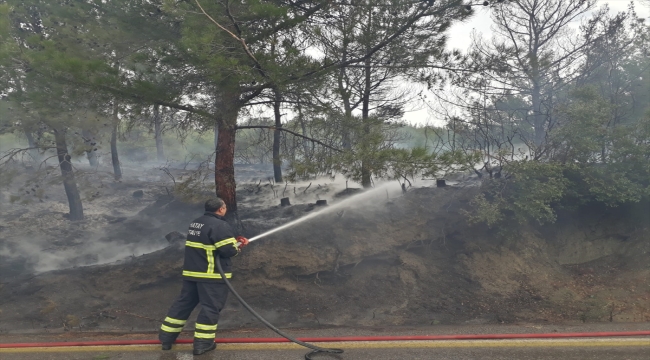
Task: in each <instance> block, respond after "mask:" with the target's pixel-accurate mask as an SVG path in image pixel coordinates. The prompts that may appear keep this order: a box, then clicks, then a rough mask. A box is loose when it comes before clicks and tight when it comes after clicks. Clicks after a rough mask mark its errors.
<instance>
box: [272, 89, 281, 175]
mask: <svg viewBox="0 0 650 360" xmlns="http://www.w3.org/2000/svg"><path fill="white" fill-rule="evenodd" d="M281 104H282V94H280V90H278V89H277V88H274V89H273V113H274V115H275V130H273V175H274V176H275V182H276V183H277V184H281V183H282V159H280V141H281V139H282V131H281V130H280V129H281V128H282V114H280V105H281Z"/></svg>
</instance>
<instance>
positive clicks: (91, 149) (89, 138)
mask: <svg viewBox="0 0 650 360" xmlns="http://www.w3.org/2000/svg"><path fill="white" fill-rule="evenodd" d="M81 135H82V136H83V138H84V145H85V146H86V157H87V158H88V163H89V164H90V166H92V167H97V166H99V160H98V159H97V151H95V149H96V145H97V139H96V138H95V135H94V134H93V133H92V132H91V131H90V130H82V131H81Z"/></svg>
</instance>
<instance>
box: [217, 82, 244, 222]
mask: <svg viewBox="0 0 650 360" xmlns="http://www.w3.org/2000/svg"><path fill="white" fill-rule="evenodd" d="M219 105H220V106H219V109H221V111H220V112H219V116H218V118H217V119H216V122H217V124H218V126H219V128H218V133H219V136H218V139H217V151H216V156H215V163H214V182H215V188H216V193H217V196H218V197H220V198H221V199H222V200H223V201H224V202H225V203H226V206H227V207H228V213H227V214H226V219H227V220H228V221H229V222H230V223H231V225H236V226H237V227H239V222H238V221H237V220H238V215H237V194H236V187H237V185H236V184H235V133H236V130H237V129H236V127H237V116H238V115H239V110H240V109H241V103H240V101H239V94H236V93H235V92H231V93H228V94H224V95H223V96H222V99H221V102H220V104H219Z"/></svg>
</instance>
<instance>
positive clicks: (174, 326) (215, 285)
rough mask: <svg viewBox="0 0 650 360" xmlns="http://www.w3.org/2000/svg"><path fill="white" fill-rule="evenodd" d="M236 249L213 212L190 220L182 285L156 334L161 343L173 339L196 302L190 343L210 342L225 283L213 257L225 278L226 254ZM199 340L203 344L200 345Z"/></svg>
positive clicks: (227, 227) (229, 232) (228, 266)
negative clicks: (191, 341)
mask: <svg viewBox="0 0 650 360" xmlns="http://www.w3.org/2000/svg"><path fill="white" fill-rule="evenodd" d="M238 253H239V248H238V247H237V240H236V239H235V237H234V233H233V231H232V228H231V227H230V225H228V223H227V222H226V221H225V220H224V218H222V217H221V216H218V215H216V214H214V213H210V212H206V213H205V214H204V215H203V216H201V217H200V218H198V219H196V220H194V221H193V222H192V223H191V224H190V229H189V231H188V235H187V241H186V242H185V263H184V265H183V279H184V280H185V281H183V288H182V290H181V293H180V295H179V296H178V298H177V299H176V301H174V304H172V306H171V308H170V309H169V311H168V312H167V317H166V318H165V320H164V321H163V323H162V325H161V327H160V333H159V335H158V338H159V339H160V341H161V342H163V343H170V344H171V343H173V342H174V341H175V340H176V338H177V337H178V335H180V333H181V331H183V327H184V326H185V324H186V323H187V319H188V317H189V316H190V314H191V313H192V310H194V308H195V307H196V305H198V304H201V311H200V312H199V314H198V316H197V318H196V324H195V326H194V328H195V330H194V346H195V348H196V346H203V345H205V346H208V345H211V344H212V343H214V338H215V336H216V332H217V324H218V322H219V313H220V312H221V310H222V309H223V307H224V306H225V305H226V300H227V298H228V287H227V286H226V284H225V283H224V281H223V279H222V278H221V274H219V270H218V269H217V266H216V264H215V261H221V267H222V268H223V271H224V273H225V275H226V277H227V278H230V277H232V265H231V261H230V258H231V257H233V256H235V255H237V254H238ZM202 343H203V345H201V344H202Z"/></svg>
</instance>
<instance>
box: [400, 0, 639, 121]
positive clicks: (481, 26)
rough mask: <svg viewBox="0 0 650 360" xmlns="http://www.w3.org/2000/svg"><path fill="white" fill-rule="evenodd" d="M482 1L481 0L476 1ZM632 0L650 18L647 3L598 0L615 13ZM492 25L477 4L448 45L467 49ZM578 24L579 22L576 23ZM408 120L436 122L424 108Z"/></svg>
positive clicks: (486, 12)
mask: <svg viewBox="0 0 650 360" xmlns="http://www.w3.org/2000/svg"><path fill="white" fill-rule="evenodd" d="M476 2H481V1H478V0H477V1H476ZM630 2H634V5H635V8H636V12H637V14H638V15H639V16H640V17H643V18H645V19H646V22H648V21H650V20H648V19H649V18H650V7H649V6H648V5H646V4H643V3H642V2H641V1H638V0H637V1H630V0H600V1H597V6H598V7H600V6H603V5H609V8H610V11H611V12H613V13H616V12H619V11H626V10H627V8H628V6H629V4H630ZM491 25H492V20H491V19H490V8H489V7H483V6H477V11H475V15H474V17H473V18H471V19H470V20H468V21H466V22H464V23H462V24H457V25H455V26H453V27H451V29H450V30H449V42H448V47H449V48H450V49H451V48H457V49H460V50H463V51H465V50H466V49H467V47H468V46H469V44H470V40H471V33H472V32H473V31H474V30H476V31H477V32H479V33H481V34H483V36H490V34H491V31H490V26H491ZM576 25H578V23H576ZM405 119H406V121H408V122H410V123H418V124H424V123H426V122H427V121H428V120H430V121H431V122H433V123H436V121H435V120H434V119H431V118H430V115H429V114H428V112H427V111H426V110H424V109H422V110H418V111H412V112H408V113H407V114H406V115H405Z"/></svg>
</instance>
